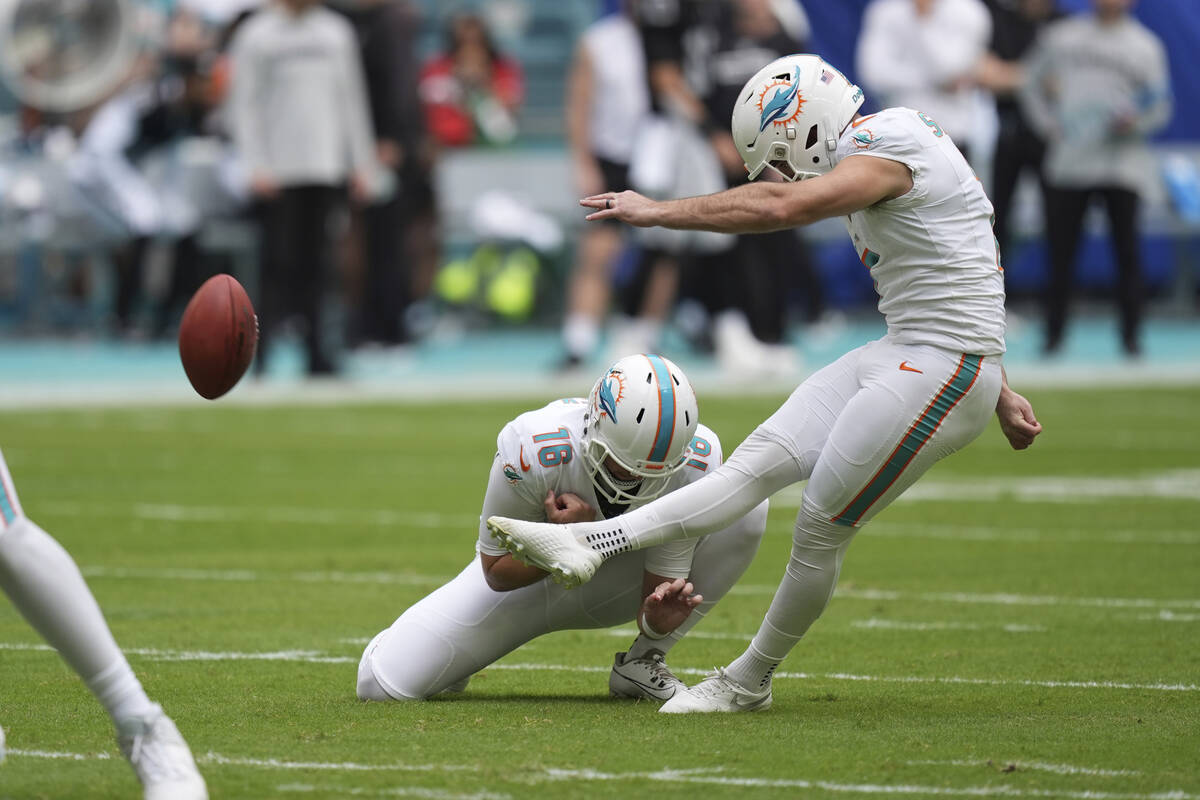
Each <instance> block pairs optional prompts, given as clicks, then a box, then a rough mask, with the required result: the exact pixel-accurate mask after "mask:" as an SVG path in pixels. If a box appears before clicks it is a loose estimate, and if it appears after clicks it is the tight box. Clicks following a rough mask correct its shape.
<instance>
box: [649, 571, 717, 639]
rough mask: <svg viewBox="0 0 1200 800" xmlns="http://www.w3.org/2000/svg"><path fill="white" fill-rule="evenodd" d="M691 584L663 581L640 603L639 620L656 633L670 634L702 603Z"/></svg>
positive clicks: (681, 580)
mask: <svg viewBox="0 0 1200 800" xmlns="http://www.w3.org/2000/svg"><path fill="white" fill-rule="evenodd" d="M694 592H695V587H694V586H692V582H691V581H689V580H685V579H683V578H676V579H675V580H673V581H663V582H662V583H660V584H659V585H658V586H656V587H655V588H654V591H653V592H651V593H650V594H648V595H646V599H645V600H643V601H642V615H641V618H642V619H644V620H645V621H646V624H647V625H649V626H650V627H651V628H653V629H654V630H655V631H656V632H658V633H670V632H671V631H673V630H675V629H676V628H678V627H679V626H680V625H682V624H683V621H684V620H685V619H687V618H688V615H689V614H691V613H692V609H693V608H695V607H696V606H698V605H700V604H701V603H702V602H704V596H703V595H699V594H695V593H694Z"/></svg>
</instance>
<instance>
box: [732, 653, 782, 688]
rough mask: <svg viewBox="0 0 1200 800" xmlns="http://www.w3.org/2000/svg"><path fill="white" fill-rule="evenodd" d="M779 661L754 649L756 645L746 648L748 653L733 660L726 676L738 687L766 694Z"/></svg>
mask: <svg viewBox="0 0 1200 800" xmlns="http://www.w3.org/2000/svg"><path fill="white" fill-rule="evenodd" d="M778 666H779V661H778V660H776V659H773V658H768V657H767V656H764V655H762V654H761V653H759V652H758V651H757V650H755V649H754V643H753V642H751V644H750V646H749V647H747V648H746V652H744V653H742V654H741V655H740V656H738V657H737V658H735V659H734V660H733V663H732V664H730V665H729V666H728V667H726V668H725V676H726V677H727V678H729V679H730V680H732V681H733V682H734V683H736V684H737V685H739V686H741V687H743V688H745V689H749V690H750V691H752V692H765V691H766V690H767V688H768V687H769V686H770V685H771V676H772V675H773V674H775V668H776V667H778Z"/></svg>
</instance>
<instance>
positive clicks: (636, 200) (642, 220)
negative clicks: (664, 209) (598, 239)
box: [579, 192, 657, 228]
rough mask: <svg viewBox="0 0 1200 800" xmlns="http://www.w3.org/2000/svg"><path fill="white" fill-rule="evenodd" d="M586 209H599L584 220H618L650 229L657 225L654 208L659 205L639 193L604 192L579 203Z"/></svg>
mask: <svg viewBox="0 0 1200 800" xmlns="http://www.w3.org/2000/svg"><path fill="white" fill-rule="evenodd" d="M579 205H581V206H583V207H584V208H594V209H597V210H596V211H593V212H592V213H591V214H588V215H587V216H586V217H584V219H587V220H591V221H595V220H601V219H617V220H620V221H621V222H628V223H629V224H630V225H636V226H637V227H639V228H648V227H650V226H652V225H656V224H657V223H656V222H655V221H654V213H653V212H654V207H655V206H656V205H657V203H655V202H654V201H653V200H651V199H650V198H649V197H643V196H642V195H640V194H638V193H637V192H604V193H602V194H594V195H592V196H591V197H585V198H583V199H582V200H580V201H579Z"/></svg>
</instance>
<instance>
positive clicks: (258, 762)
mask: <svg viewBox="0 0 1200 800" xmlns="http://www.w3.org/2000/svg"><path fill="white" fill-rule="evenodd" d="M196 762H197V763H199V764H206V765H208V764H212V765H217V766H223V767H258V768H261V769H282V770H325V771H330V772H479V767H478V766H477V765H475V764H402V763H399V762H394V763H391V764H361V763H359V762H356V761H334V762H331V761H288V760H286V759H280V758H241V757H238V756H223V755H221V754H220V753H214V752H212V751H209V752H207V753H205V754H204V755H202V756H199V757H197V758H196Z"/></svg>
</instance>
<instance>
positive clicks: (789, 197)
mask: <svg viewBox="0 0 1200 800" xmlns="http://www.w3.org/2000/svg"><path fill="white" fill-rule="evenodd" d="M911 188H912V174H911V173H910V172H909V171H908V167H906V166H904V165H903V164H901V163H900V162H898V161H891V160H890V159H886V158H874V157H867V156H855V157H848V158H845V159H843V160H842V161H841V163H839V164H838V165H837V166H836V167H834V168H833V170H832V171H830V172H829V173H828V174H827V175H822V176H820V177H818V178H811V179H809V180H806V181H798V182H796V183H772V182H758V183H750V184H746V185H745V186H738V187H735V188H733V189H726V190H725V191H723V192H717V193H716V194H708V195H703V196H701V197H685V198H683V199H680V200H666V201H662V202H658V201H654V200H651V199H649V198H648V197H644V196H643V195H640V194H638V193H637V192H620V193H612V192H606V193H604V194H598V195H593V196H592V197H585V198H583V199H582V200H580V201H579V204H580V205H581V206H583V207H585V208H592V209H596V210H595V211H593V212H592V213H590V214H588V215H587V219H588V220H605V219H617V220H621V221H622V222H627V223H629V224H630V225H636V226H638V227H641V228H648V227H653V226H656V225H657V226H660V227H663V228H676V229H685V230H706V231H717V232H719V233H766V232H768V231H777V230H783V229H785V228H794V227H796V226H797V225H808V224H811V223H813V222H816V221H818V220H822V219H826V218H828V217H840V216H844V215H846V214H851V213H853V212H855V211H860V210H862V209H864V208H868V207H870V206H873V205H875V204H876V203H879V202H881V201H883V200H890V199H892V198H895V197H899V196H900V195H902V194H904V193H905V192H907V191H908V190H909V189H911Z"/></svg>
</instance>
